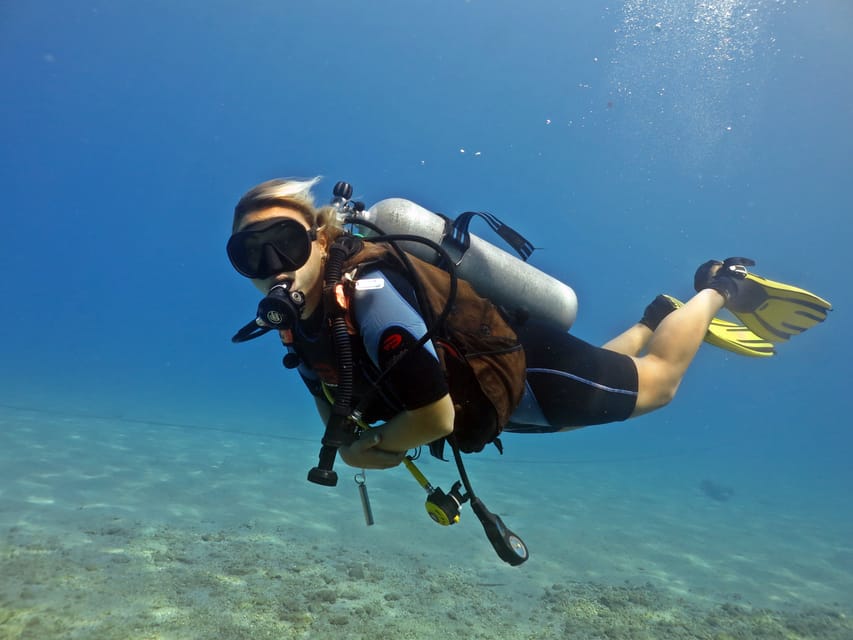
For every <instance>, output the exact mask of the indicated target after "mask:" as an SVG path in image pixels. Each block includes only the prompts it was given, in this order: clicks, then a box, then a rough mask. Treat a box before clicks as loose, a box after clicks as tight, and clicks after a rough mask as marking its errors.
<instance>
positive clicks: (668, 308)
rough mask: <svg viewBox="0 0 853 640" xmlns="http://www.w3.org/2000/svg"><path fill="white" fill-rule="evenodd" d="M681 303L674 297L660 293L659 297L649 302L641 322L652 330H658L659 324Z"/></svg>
mask: <svg viewBox="0 0 853 640" xmlns="http://www.w3.org/2000/svg"><path fill="white" fill-rule="evenodd" d="M679 306H680V305H679V304H677V303H676V301H675V299H674V298H670V297H669V296H667V295H664V294H660V295H659V296H658V297H657V298H655V299H654V300H652V301H651V303H649V306H647V307H646V310H645V312H643V317H642V318H640V324H644V325H646V326H647V327H648V328H649V329H651V330H652V331H655V330H657V328H658V325H659V324H660V323H661V322H663V319H664V318H666V317H667V316H668V315H669V314H670V313H672V312H673V311H675V310H676V309H677V308H678V307H679Z"/></svg>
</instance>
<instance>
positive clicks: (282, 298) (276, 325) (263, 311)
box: [258, 280, 305, 331]
mask: <svg viewBox="0 0 853 640" xmlns="http://www.w3.org/2000/svg"><path fill="white" fill-rule="evenodd" d="M292 286H293V281H292V280H285V281H284V282H281V283H279V284H277V285H274V286H273V287H272V288H271V289H270V290H269V292H268V293H267V295H266V297H265V298H264V299H263V300H261V301H260V303H259V304H258V320H260V321H261V322H263V323H264V324H265V325H266V326H268V327H270V328H272V329H278V330H279V331H282V330H287V329H293V327H295V326H296V323H297V322H298V321H299V317H300V316H301V315H302V310H303V309H304V308H305V294H304V293H302V292H301V291H298V290H297V291H293V290H291V287H292Z"/></svg>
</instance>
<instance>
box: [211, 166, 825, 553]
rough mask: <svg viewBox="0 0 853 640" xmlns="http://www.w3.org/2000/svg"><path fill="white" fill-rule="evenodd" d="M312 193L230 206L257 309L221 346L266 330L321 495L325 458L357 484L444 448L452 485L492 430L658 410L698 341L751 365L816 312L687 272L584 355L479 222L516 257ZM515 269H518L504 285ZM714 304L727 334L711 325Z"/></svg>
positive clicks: (768, 285)
mask: <svg viewBox="0 0 853 640" xmlns="http://www.w3.org/2000/svg"><path fill="white" fill-rule="evenodd" d="M318 181H319V178H314V179H311V180H298V179H275V180H270V181H267V182H264V183H262V184H259V185H257V186H255V187H253V188H252V189H250V190H249V191H248V192H247V193H246V194H245V195H244V196H243V197H242V198H241V199H240V201H239V202H238V203H237V205H236V208H235V211H234V220H233V228H232V235H231V237H230V239H229V241H228V244H227V253H228V257H229V259H230V261H231V264H232V265H233V266H234V268H235V269H236V270H237V271H238V272H239V273H240V274H241V275H243V276H245V277H247V278H249V279H251V280H252V282H253V284H254V285H255V286H256V287H257V288H258V289H259V290H260V291H261V293H262V294H264V296H266V297H265V298H264V299H263V300H262V301H261V304H260V305H259V308H258V314H257V318H256V319H255V320H253V321H252V322H250V323H249V324H248V325H246V327H244V328H243V329H242V330H241V332H240V333H238V334H237V335H236V336H235V337H234V338H233V340H234V341H235V342H241V341H244V340H247V339H251V338H254V337H257V335H259V334H260V333H263V332H266V331H268V330H277V331H278V333H279V335H280V337H281V340H282V343H283V344H284V346H285V347H286V349H287V355H286V356H285V357H284V364H285V366H286V367H288V368H296V369H297V371H298V372H299V374H300V376H301V378H302V380H303V381H304V383H305V385H306V386H307V388H308V390H309V391H310V393H311V394H312V395H313V397H314V399H315V402H316V405H317V409H318V411H319V414H320V417H321V418H322V420H323V422H324V423H325V424H326V433H325V435H324V438H323V448H322V449H321V454H320V463H319V464H318V467H316V468H315V469H312V473H311V474H309V479H310V480H312V481H314V482H318V483H321V484H329V485H331V484H335V482H336V476H334V472H333V471H332V465H333V463H334V457H335V455H336V454H338V453H339V454H340V457H341V458H342V459H343V461H344V462H345V463H346V464H348V465H350V466H352V467H355V468H358V469H387V468H391V467H395V466H397V465H399V464H401V463H408V461H410V460H411V459H412V456H410V455H408V453H409V452H410V451H412V450H415V449H419V448H420V447H422V446H427V447H429V450H430V451H431V452H432V453H433V455H435V456H437V457H442V455H443V451H444V444H445V443H449V444H450V445H451V448H452V449H453V453H454V456H455V457H456V458H457V462H458V463H459V465H460V471H462V469H461V460H460V459H459V457H458V452H459V451H460V450H461V451H463V452H475V451H480V450H482V448H483V447H484V446H485V445H486V444H488V443H490V442H494V443H495V444H497V445H498V446H499V448H500V440H499V439H498V436H499V435H500V433H501V432H502V431H506V432H514V433H536V432H554V431H565V430H571V429H576V428H579V427H584V426H588V425H596V424H602V423H608V422H616V421H623V420H627V419H629V418H632V417H635V416H640V415H643V414H645V413H649V412H651V411H654V410H656V409H659V408H661V407H663V406H665V405H667V404H668V403H669V402H670V401H671V400H672V399H673V397H674V396H675V393H676V391H677V389H678V387H679V384H680V382H681V380H682V379H683V377H684V375H685V373H686V371H687V369H688V366H689V365H690V363H691V361H692V360H693V358H694V356H695V355H696V353H697V351H698V349H699V347H700V345H701V344H702V342H703V341H708V342H710V343H711V344H714V345H716V346H718V347H723V348H726V349H729V350H731V351H734V352H736V353H739V354H742V355H748V356H754V357H767V356H771V355H773V353H774V344H775V343H777V342H781V341H784V340H787V339H788V338H790V337H791V336H792V335H794V334H797V333H800V332H802V331H804V330H805V329H807V328H809V327H811V326H813V325H814V324H816V323H818V322H821V321H822V320H823V319H824V318H825V317H826V315H827V312H828V311H829V310H830V309H831V305H830V304H829V303H828V302H826V301H825V300H823V299H821V298H819V297H817V296H815V295H813V294H810V293H809V292H807V291H804V290H802V289H799V288H797V287H792V286H790V285H785V284H782V283H777V282H773V281H771V280H767V279H764V278H761V277H760V276H757V275H755V274H753V273H751V272H750V271H749V270H748V268H749V267H751V266H753V264H754V263H753V262H752V261H751V260H749V259H746V258H730V259H728V260H725V261H722V262H721V261H716V260H712V261H708V262H706V263H705V264H703V265H702V266H701V267H699V269H698V270H697V272H696V276H695V278H694V287H695V290H696V294H695V295H694V296H693V297H692V298H690V299H689V300H688V301H687V302H685V303H682V302H680V301H679V300H677V299H676V298H673V297H671V296H667V295H659V296H657V297H656V298H655V299H654V301H653V302H652V303H651V304H650V305H649V306H648V307H647V308H646V310H645V313H644V314H643V317H642V318H641V319H640V320H639V321H638V322H637V323H635V324H634V325H632V326H631V327H629V328H628V329H627V330H626V331H625V332H623V333H622V334H620V335H618V336H616V337H615V338H613V339H612V340H610V341H609V342H607V343H606V344H604V345H603V346H601V347H597V346H593V345H591V344H589V343H587V342H585V341H583V340H581V339H580V338H577V337H575V336H574V335H572V334H571V333H569V332H568V328H569V327H570V326H571V323H572V322H573V320H574V314H575V309H576V300H575V298H574V293H573V292H572V291H571V289H570V288H569V287H567V286H566V285H564V284H562V283H559V282H558V281H556V280H554V279H553V278H550V276H546V275H545V274H542V273H541V272H539V271H538V270H536V269H534V268H533V267H530V266H529V265H528V264H527V263H526V262H525V260H526V257H527V256H528V255H529V254H530V253H531V252H532V245H530V244H529V243H527V241H526V240H524V239H523V238H522V237H521V236H520V235H519V234H517V233H516V232H514V231H513V230H512V229H510V228H509V227H507V226H506V225H503V223H501V222H500V221H499V220H497V219H496V218H494V217H493V216H490V215H489V214H480V215H482V217H484V218H486V220H487V222H488V223H489V224H490V225H491V226H492V228H493V229H495V230H496V231H497V232H498V233H499V235H501V236H502V237H504V238H505V239H506V240H507V241H508V242H510V244H511V245H512V246H513V247H514V248H515V249H516V250H517V251H518V252H519V253H520V254H521V257H522V259H520V260H519V259H517V258H515V257H513V256H509V255H508V254H507V253H506V252H503V251H501V250H500V249H497V248H496V247H494V246H493V245H491V244H489V243H487V242H485V241H483V240H481V239H479V238H477V237H476V236H471V235H470V234H468V233H467V223H468V222H469V221H470V219H471V218H472V217H473V215H474V214H463V216H467V217H466V218H465V220H464V224H463V223H460V219H461V218H463V216H460V218H459V219H457V220H456V221H455V222H453V221H450V220H448V219H446V218H443V217H439V216H437V215H436V214H432V213H431V212H428V211H427V210H425V209H423V208H421V207H418V206H417V205H415V204H414V203H410V202H409V201H406V200H400V199H394V200H389V201H382V202H380V203H377V204H376V205H374V207H372V208H371V209H370V210H367V211H365V209H364V206H363V205H362V204H361V203H354V202H352V201H351V200H350V196H351V194H352V189H351V187H349V185H347V184H346V183H338V185H337V186H336V188H335V197H334V199H333V200H332V204H331V205H327V206H320V207H318V206H316V205H315V199H314V196H313V193H312V189H313V187H314V186H315V185H316V183H317V182H318ZM401 221H403V222H402V223H401ZM436 224H437V225H438V226H437V227H436V226H434V225H436ZM429 225H433V226H429ZM427 227H429V229H427ZM348 229H349V230H348ZM436 229H438V231H436ZM419 231H420V232H424V233H421V234H419V233H418V232H419ZM389 233H390V235H389ZM428 235H432V236H434V239H433V240H430V239H429V238H427V237H426V236H428ZM419 236H423V237H419ZM454 238H455V240H456V241H457V242H456V244H455V245H454V244H453V242H451V241H452V240H454ZM460 238H461V240H460ZM475 245H476V246H475ZM402 246H405V250H404V249H402V248H401V247H402ZM475 250H476V251H475ZM466 252H467V253H466ZM475 252H479V253H478V254H477V255H476V256H475V255H474V254H475ZM415 254H418V255H419V256H420V257H418V256H416V255H415ZM451 254H453V255H451ZM469 256H471V257H469ZM466 261H467V262H466ZM502 261H503V262H502ZM501 264H504V265H509V266H507V267H506V268H503V269H502V268H501ZM519 265H521V266H519ZM522 266H523V268H524V269H528V271H525V272H524V273H523V274H522V273H521V272H517V273H513V272H511V270H512V269H520V268H522ZM463 268H466V269H467V270H466V271H465V273H464V274H463V273H462V269H463ZM507 270H510V272H509V273H507ZM457 271H458V272H459V274H458V275H457V274H456V272H457ZM519 287H524V289H523V290H522V289H519ZM503 290H512V291H513V292H514V294H517V293H518V292H519V291H521V293H522V294H523V296H524V299H523V300H512V299H509V298H511V296H507V295H506V294H505V292H504V293H503V294H502V291H503ZM481 296H482V297H481ZM724 307H725V308H726V309H728V310H729V311H731V312H732V313H733V314H734V315H735V316H736V317H737V319H738V320H739V322H732V321H728V320H723V319H720V318H716V317H715V316H716V315H717V314H718V313H719V312H720V311H721V309H723V308H724ZM374 425H375V426H374ZM416 477H417V476H416ZM462 477H463V479H465V476H464V472H463V476H462ZM424 486H427V485H424ZM466 486H467V483H466ZM469 493H470V491H469ZM456 497H457V498H458V497H459V494H458V492H457V495H456ZM462 497H463V498H464V496H462ZM457 502H458V500H457ZM428 509H429V507H428ZM431 515H433V514H432V513H431ZM434 519H435V518H434ZM481 519H482V518H481ZM487 532H488V528H487ZM491 537H492V536H491V534H490V539H491ZM525 557H526V555H525Z"/></svg>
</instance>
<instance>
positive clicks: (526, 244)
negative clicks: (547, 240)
mask: <svg viewBox="0 0 853 640" xmlns="http://www.w3.org/2000/svg"><path fill="white" fill-rule="evenodd" d="M475 216H479V217H481V218H482V219H483V220H485V221H486V223H487V224H488V225H489V226H490V227H491V228H492V229H493V230H494V232H495V233H497V234H498V235H499V236H500V237H501V238H503V239H504V241H505V242H506V243H507V244H508V245H509V246H511V247H512V248H513V249H515V252H516V253H517V254H518V255H519V256H521V259H522V260H524V261H525V262H527V259H528V258H529V257H530V256H531V255H532V254H533V251H534V250H535V249H536V247H534V246H533V245H532V244H531V243H530V241H529V240H528V239H527V238H525V237H524V236H523V235H521V234H520V233H519V232H518V231H516V230H515V229H513V228H512V227H510V226H508V225H506V224H504V223H503V222H501V221H500V220H499V219H498V218H497V217H496V216H493V215H492V214H491V213H488V212H487V211H466V212H465V213H461V214H459V216H457V218H456V220H453V221H451V220H450V219H449V218H445V222H444V233H443V235H442V238H441V245H442V246H444V245H449V246H450V247H452V248H453V249H455V250H457V251H458V252H459V254H460V255H462V254H464V253H465V252H466V251H467V250H468V247H469V246H470V245H471V234H470V233H469V232H468V225H470V224H471V220H472V219H473V218H474V217H475Z"/></svg>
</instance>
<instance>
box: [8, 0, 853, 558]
mask: <svg viewBox="0 0 853 640" xmlns="http://www.w3.org/2000/svg"><path fill="white" fill-rule="evenodd" d="M851 26H853V10H851V8H850V6H849V5H848V4H847V3H845V2H817V1H814V0H813V1H811V2H809V1H803V0H800V1H793V0H788V1H787V2H786V1H784V0H781V1H772V0H757V1H753V2H746V1H736V0H719V1H718V2H716V3H701V2H684V3H670V2H664V1H663V0H649V1H641V0H627V1H626V2H612V3H605V2H597V1H596V2H584V3H565V2H556V1H552V0H549V1H537V2H531V3H517V2H507V1H500V2H485V1H483V0H470V1H467V2H465V1H462V0H453V1H450V0H441V1H440V2H422V1H417V2H406V3H401V2H391V1H386V0H382V1H376V2H371V3H350V2H335V1H328V2H315V3H297V2H286V3H279V2H255V3H238V2H226V1H222V0H216V1H215V2H207V3H204V4H203V5H202V4H199V5H197V6H195V7H194V8H191V7H190V5H187V4H185V3H174V2H161V1H158V0H153V1H151V2H146V3H114V2H77V3H49V2H40V1H35V2H27V3H6V4H5V5H4V6H3V7H2V8H0V85H2V86H3V87H4V90H3V97H2V99H0V154H2V166H3V170H2V172H0V187H2V193H3V195H4V202H3V206H2V210H3V214H2V216H3V217H2V220H3V230H2V233H0V268H1V269H2V273H3V274H4V277H3V278H2V279H0V299H2V309H3V313H2V315H0V336H2V338H3V339H2V341H0V363H2V364H0V403H3V404H4V405H8V406H16V407H25V408H29V409H36V410H45V409H49V410H51V411H60V412H67V413H69V414H73V415H102V416H124V417H129V418H133V419H147V420H161V421H170V422H175V423H187V424H195V425H211V424H215V425H218V426H222V427H223V428H228V429H233V430H237V431H239V430H244V431H252V432H265V433H271V434H276V433H279V434H280V433H286V434H294V435H299V436H304V437H314V435H316V436H317V437H319V434H320V431H321V426H320V425H319V424H318V422H317V420H316V418H314V412H313V408H312V403H311V401H310V399H309V397H308V396H307V394H306V393H305V392H304V390H303V389H302V387H301V384H300V383H299V382H298V380H297V378H296V376H295V374H292V373H288V372H285V371H284V370H283V369H282V368H281V365H280V355H281V354H280V350H279V347H278V345H277V343H276V340H275V339H274V338H271V337H269V338H268V339H264V340H258V341H256V342H253V343H250V344H248V345H244V346H239V347H238V346H234V345H232V344H230V342H229V338H230V336H231V335H232V333H233V332H234V331H235V330H236V329H237V328H238V327H240V326H242V324H244V323H245V322H246V321H248V320H249V319H250V318H251V317H252V314H253V312H254V308H255V305H256V303H257V299H258V294H257V291H256V290H255V289H254V288H253V287H251V285H250V284H249V283H247V282H245V281H244V280H243V279H242V278H240V277H239V276H237V275H236V274H235V273H233V272H232V270H231V267H230V265H229V263H228V261H227V259H226V256H225V252H224V246H225V241H226V240H227V237H228V233H229V231H230V224H231V211H232V208H233V206H234V204H235V202H236V201H237V199H238V198H239V197H240V195H241V194H242V193H243V192H244V191H245V190H246V189H248V188H249V187H250V186H252V185H254V184H256V183H258V182H260V181H262V180H265V179H268V178H272V177H276V176H291V175H293V176H314V175H323V176H325V177H326V180H324V182H323V183H322V184H321V190H320V192H319V195H320V197H321V199H325V198H326V197H328V196H329V195H330V191H331V187H332V185H333V184H334V182H335V181H336V180H347V181H349V182H351V183H352V184H353V185H354V187H355V193H356V196H357V197H358V198H359V199H361V200H364V201H365V202H367V203H368V204H370V203H372V202H375V201H378V200H380V199H382V198H385V197H390V196H401V197H407V198H410V199H413V200H415V201H418V202H420V203H421V204H423V205H424V206H427V207H429V208H432V209H434V210H439V211H443V212H446V213H455V212H460V211H464V210H468V209H479V210H488V211H491V212H493V213H495V214H496V215H498V216H500V217H502V218H503V219H505V220H506V221H507V222H508V223H510V224H511V225H513V226H515V227H516V228H518V229H519V231H521V232H522V233H524V234H525V235H527V237H529V238H530V239H531V241H532V242H533V243H534V244H535V245H536V246H537V247H541V250H540V251H537V252H536V253H535V254H534V257H533V258H532V260H531V261H532V262H533V263H534V264H536V265H537V266H539V267H541V268H542V269H544V270H546V271H548V272H550V273H552V274H554V275H555V276H557V277H559V278H560V279H562V280H564V281H565V282H567V283H569V284H571V285H572V286H573V287H574V288H575V289H576V291H577V293H578V296H579V299H580V314H579V317H578V320H577V323H576V325H575V327H574V328H573V331H574V332H575V333H576V334H577V335H579V336H580V337H583V338H585V339H587V340H589V341H592V342H595V343H602V342H604V341H606V340H607V339H608V338H610V337H611V336H613V335H615V334H616V333H618V332H619V331H621V330H623V329H624V328H626V327H627V326H629V325H630V324H631V323H633V322H634V321H636V320H637V319H638V318H639V317H640V315H641V313H642V310H643V308H644V306H645V304H646V303H647V302H648V301H650V300H651V299H652V298H653V297H654V296H655V295H656V294H657V293H659V292H661V291H667V292H669V293H672V294H675V295H678V296H680V297H687V296H689V295H690V292H691V289H692V287H691V285H692V276H693V272H694V270H695V268H696V266H698V265H699V264H700V263H701V262H704V261H705V260H707V259H709V258H724V257H727V256H730V255H746V256H749V257H752V258H754V259H756V260H757V262H758V266H757V267H756V271H757V272H758V273H761V274H762V275H766V276H768V277H770V278H773V279H778V280H781V281H785V282H793V283H796V284H798V285H801V286H804V287H806V288H808V289H810V290H812V291H815V292H817V293H819V294H820V295H822V296H824V297H826V298H828V299H829V300H830V301H832V303H833V305H834V307H835V310H834V312H833V313H832V314H831V316H830V318H829V320H828V321H827V322H826V323H825V324H824V325H822V326H819V327H816V328H814V329H813V330H811V331H809V332H808V333H806V334H804V335H803V336H799V337H796V338H795V339H794V340H792V341H791V342H790V343H788V344H782V345H780V347H779V349H778V351H779V353H778V355H777V357H775V358H773V359H772V360H770V361H754V360H750V359H745V358H738V357H736V356H732V355H730V354H726V353H724V352H721V351H718V350H715V349H713V348H711V347H704V348H703V349H702V350H701V351H700V353H699V355H698V357H697V359H696V361H695V363H694V365H693V366H692V368H691V370H690V371H689V373H688V376H687V378H686V380H685V381H684V384H683V385H682V387H681V390H680V392H679V395H678V397H677V398H676V400H675V402H674V403H673V404H672V405H671V406H670V407H668V408H666V409H664V410H663V411H661V412H658V413H655V414H652V415H649V416H647V417H643V418H642V419H639V420H637V421H634V422H632V423H627V424H623V425H617V426H605V427H598V428H594V429H588V430H585V431H583V432H576V433H573V434H562V435H560V436H548V437H543V438H541V439H539V440H537V439H536V437H532V436H531V437H527V438H522V437H508V438H506V441H505V444H506V446H507V447H508V448H509V449H510V450H512V449H513V448H515V451H516V452H518V453H517V455H520V456H523V457H524V458H527V459H531V458H532V459H539V458H542V459H544V460H546V461H549V462H559V461H569V462H571V463H572V464H575V463H576V464H578V465H581V464H582V465H586V466H587V467H588V465H599V467H600V469H601V473H602V474H610V473H613V472H614V471H613V464H614V461H616V464H617V470H618V468H619V467H618V461H620V460H621V461H625V460H640V461H642V460H644V459H648V460H649V465H648V466H649V468H655V469H660V470H661V473H660V475H659V476H655V478H656V481H659V482H660V483H661V484H660V488H661V489H662V490H664V491H665V489H666V487H667V486H668V485H672V484H678V483H680V482H690V483H695V482H696V480H697V479H698V478H701V477H703V473H702V471H703V470H706V469H707V470H708V473H707V474H706V475H709V476H713V477H714V478H716V479H718V480H720V481H724V482H726V483H728V484H730V485H733V486H734V487H735V488H736V490H737V493H736V495H744V494H746V495H749V494H750V493H753V494H755V493H759V494H760V493H761V492H762V491H769V492H771V493H773V497H774V499H775V500H776V504H779V503H782V504H784V503H786V502H789V503H790V504H791V505H792V508H794V507H796V509H799V510H800V512H801V513H802V514H803V516H804V520H807V521H810V522H812V523H813V524H815V526H817V527H818V528H820V527H822V526H826V527H831V528H832V529H833V530H838V531H847V530H853V519H852V518H851V513H853V509H851V504H850V495H851V489H853V465H851V464H850V458H851V451H853V436H851V432H850V429H849V420H850V419H849V415H850V414H851V410H853V402H851V399H850V393H849V372H850V362H851V358H853V348H851V346H850V344H851V343H850V340H849V337H848V335H847V330H848V329H849V327H850V321H849V319H847V310H848V309H849V308H850V307H851V304H853V293H851V292H853V287H851V286H850V282H849V273H850V266H849V260H848V258H849V252H850V246H851V240H853V222H851V213H853V195H851V190H850V176H851V169H853V167H851V158H853V124H851V123H853V85H851V83H850V81H849V79H850V78H851V77H853V40H851V39H850V29H851ZM483 235H486V236H488V233H486V232H485V231H484V232H483ZM305 462H306V464H305V466H306V469H307V468H308V466H310V464H311V463H312V462H313V460H306V461H305ZM560 468H561V467H559V466H554V465H542V466H541V467H536V466H534V467H531V470H530V473H529V474H528V476H527V481H528V482H529V486H530V487H531V490H530V496H531V500H535V499H536V491H535V490H534V489H533V487H535V486H536V485H537V483H554V482H555V481H557V482H559V477H560V473H562V472H561V471H560V470H559V469H560ZM634 468H635V467H632V469H634ZM617 472H618V471H617ZM851 570H853V568H851Z"/></svg>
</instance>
